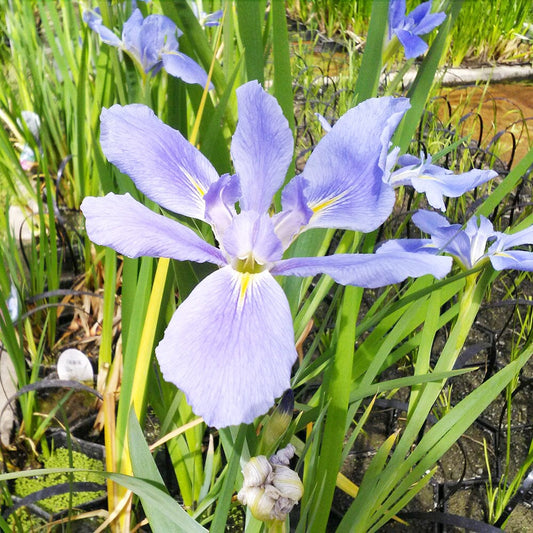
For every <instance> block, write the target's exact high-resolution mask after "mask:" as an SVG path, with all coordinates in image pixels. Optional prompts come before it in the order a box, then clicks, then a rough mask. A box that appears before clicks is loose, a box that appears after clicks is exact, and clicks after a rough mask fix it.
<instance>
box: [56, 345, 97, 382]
mask: <svg viewBox="0 0 533 533" xmlns="http://www.w3.org/2000/svg"><path fill="white" fill-rule="evenodd" d="M57 375H58V377H59V379H74V380H76V381H92V379H93V367H92V366H91V362H90V361H89V358H88V357H87V356H86V355H85V354H84V353H83V352H80V350H76V348H69V349H68V350H65V351H64V352H63V353H62V354H61V355H60V356H59V359H58V360H57Z"/></svg>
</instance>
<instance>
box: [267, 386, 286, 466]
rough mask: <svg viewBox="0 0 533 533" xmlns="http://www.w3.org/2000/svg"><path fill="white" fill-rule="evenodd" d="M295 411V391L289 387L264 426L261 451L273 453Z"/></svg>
mask: <svg viewBox="0 0 533 533" xmlns="http://www.w3.org/2000/svg"><path fill="white" fill-rule="evenodd" d="M293 411H294V393H293V391H292V389H287V390H286V391H285V392H284V393H283V396H282V397H281V399H280V402H279V404H278V405H277V406H276V409H275V410H274V412H273V413H272V414H271V415H270V418H269V419H268V421H267V423H266V424H265V427H264V428H263V431H262V433H261V442H260V444H259V450H260V452H264V453H271V452H272V451H273V450H274V449H275V446H276V443H278V441H279V440H280V439H281V437H282V436H283V435H284V433H285V431H286V430H287V428H288V427H289V424H290V423H291V421H292V415H293ZM287 464H288V463H287Z"/></svg>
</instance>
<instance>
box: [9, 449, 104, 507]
mask: <svg viewBox="0 0 533 533" xmlns="http://www.w3.org/2000/svg"><path fill="white" fill-rule="evenodd" d="M70 453H72V466H73V467H74V468H79V469H80V472H74V473H73V474H72V476H71V477H69V474H65V473H56V474H45V475H43V476H37V477H34V478H29V477H21V478H17V479H16V480H15V493H16V494H17V496H20V497H21V498H24V497H25V496H28V495H30V494H33V493H34V492H37V491H38V490H41V489H45V488H47V487H53V486H54V485H60V484H63V483H69V482H73V483H76V482H87V483H98V484H101V485H105V479H104V477H103V476H100V475H98V474H96V473H90V472H85V470H96V471H99V470H100V471H103V470H104V464H103V463H102V461H100V460H98V459H94V458H92V457H88V456H87V455H85V454H83V453H80V452H77V451H72V452H69V450H68V449H67V448H58V449H56V450H54V452H53V453H52V454H51V455H50V457H48V458H45V459H44V460H43V468H68V467H69V466H70V463H69V457H70ZM105 494H106V491H105V490H104V489H102V490H101V491H97V492H78V491H74V492H72V493H66V494H58V495H56V496H51V497H50V498H46V499H43V500H41V501H40V502H39V505H40V506H41V507H42V508H43V509H44V510H45V511H49V512H51V513H57V512H58V511H60V510H63V509H68V508H69V505H72V507H76V506H78V505H80V504H83V503H87V502H89V501H91V500H94V499H96V498H100V497H102V496H105ZM71 498H72V499H71Z"/></svg>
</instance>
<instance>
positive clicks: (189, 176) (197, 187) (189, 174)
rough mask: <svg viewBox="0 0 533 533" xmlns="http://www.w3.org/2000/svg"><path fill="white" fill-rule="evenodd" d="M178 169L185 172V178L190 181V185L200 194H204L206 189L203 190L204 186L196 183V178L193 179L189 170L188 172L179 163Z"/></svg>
mask: <svg viewBox="0 0 533 533" xmlns="http://www.w3.org/2000/svg"><path fill="white" fill-rule="evenodd" d="M178 167H179V169H180V170H181V171H182V172H183V173H184V174H185V176H186V177H187V179H188V180H189V181H190V182H191V185H192V186H193V187H194V188H195V189H196V190H197V191H198V193H199V194H200V196H202V197H203V196H204V195H205V193H206V192H207V191H205V190H204V188H203V187H202V186H201V185H200V183H198V180H197V179H195V178H194V177H193V176H192V175H191V173H190V172H188V171H187V170H186V169H185V168H183V167H182V166H181V165H178Z"/></svg>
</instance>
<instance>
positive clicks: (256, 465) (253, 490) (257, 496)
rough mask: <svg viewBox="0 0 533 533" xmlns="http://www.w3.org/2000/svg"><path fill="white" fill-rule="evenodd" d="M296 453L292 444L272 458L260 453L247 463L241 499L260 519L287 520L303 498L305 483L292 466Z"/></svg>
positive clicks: (244, 469) (238, 496)
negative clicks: (290, 464)
mask: <svg viewBox="0 0 533 533" xmlns="http://www.w3.org/2000/svg"><path fill="white" fill-rule="evenodd" d="M294 452H295V449H294V446H292V445H291V444H289V445H288V446H287V447H286V448H283V449H282V450H279V451H278V452H277V453H276V454H275V455H273V456H272V457H271V458H270V459H269V460H267V458H266V457H265V456H264V455H259V456H257V457H252V458H251V459H250V461H248V463H246V464H245V465H244V468H243V470H242V473H243V476H244V482H243V486H242V489H241V490H240V491H239V493H238V494H237V498H238V499H239V501H240V502H241V503H242V504H244V505H248V508H249V509H250V512H251V513H252V515H253V516H255V518H257V519H258V520H262V521H270V520H279V521H283V520H285V518H286V517H287V514H289V512H290V511H291V510H292V508H293V507H294V506H295V505H296V504H297V503H298V501H299V500H300V499H301V497H302V495H303V484H302V482H301V480H300V478H299V477H298V474H297V473H296V472H295V471H294V470H291V469H290V468H289V466H288V465H289V461H290V459H291V458H292V457H293V456H294Z"/></svg>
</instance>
